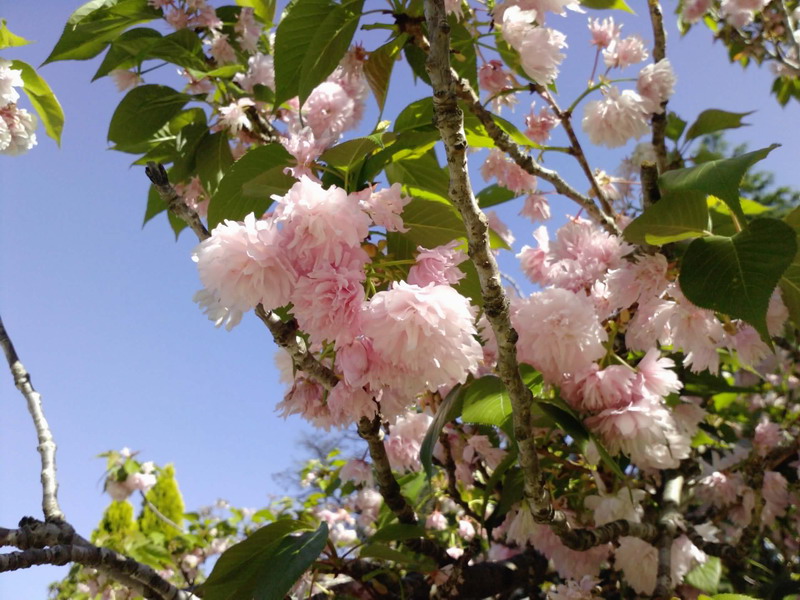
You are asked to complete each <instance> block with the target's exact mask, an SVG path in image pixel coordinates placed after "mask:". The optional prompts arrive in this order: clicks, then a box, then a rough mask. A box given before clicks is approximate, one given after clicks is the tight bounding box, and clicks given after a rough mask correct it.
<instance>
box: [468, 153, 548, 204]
mask: <svg viewBox="0 0 800 600" xmlns="http://www.w3.org/2000/svg"><path fill="white" fill-rule="evenodd" d="M481 175H482V176H483V179H484V180H485V181H489V179H492V178H495V179H497V183H498V184H499V185H501V186H503V187H504V188H507V189H509V190H511V191H512V192H516V193H517V194H522V193H525V192H534V191H536V176H535V175H531V174H530V173H528V172H527V171H525V169H523V168H522V167H520V166H519V165H518V164H517V163H515V162H514V161H513V160H511V158H509V157H508V156H506V154H505V153H504V152H503V151H502V150H499V149H498V148H492V150H491V151H490V152H489V155H488V156H487V157H486V161H484V163H483V165H482V166H481Z"/></svg>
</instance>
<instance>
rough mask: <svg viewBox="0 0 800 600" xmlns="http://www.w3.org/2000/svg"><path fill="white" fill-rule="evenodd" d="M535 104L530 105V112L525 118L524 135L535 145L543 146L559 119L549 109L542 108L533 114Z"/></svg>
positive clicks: (559, 121)
mask: <svg viewBox="0 0 800 600" xmlns="http://www.w3.org/2000/svg"><path fill="white" fill-rule="evenodd" d="M535 107H536V102H533V103H531V112H530V114H529V115H528V116H527V117H525V125H526V127H527V129H525V135H527V136H528V137H529V138H531V139H532V140H533V141H534V142H536V143H537V144H545V143H547V140H549V139H550V131H552V130H553V129H554V128H556V127H558V124H559V123H561V119H559V118H558V117H556V116H555V115H554V114H553V113H552V112H550V109H549V108H548V107H546V106H543V107H542V108H541V110H540V111H539V114H538V115H537V114H536V113H535V112H534V109H535Z"/></svg>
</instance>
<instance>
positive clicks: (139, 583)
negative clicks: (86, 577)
mask: <svg viewBox="0 0 800 600" xmlns="http://www.w3.org/2000/svg"><path fill="white" fill-rule="evenodd" d="M73 562H74V563H78V564H81V565H84V566H87V567H101V568H104V570H105V571H106V572H109V573H117V572H118V573H122V574H124V575H126V576H128V578H130V580H132V581H133V582H135V584H136V585H134V586H133V587H134V591H136V592H137V593H141V594H143V595H144V596H145V598H155V599H158V600H162V599H163V600H193V599H196V598H197V596H195V595H194V594H191V593H189V592H184V591H182V590H179V589H178V588H176V587H175V586H174V585H172V584H171V583H169V582H168V581H166V580H165V579H163V578H162V577H161V576H160V575H159V574H158V573H156V572H155V571H154V570H153V569H151V568H150V567H148V566H147V565H143V564H141V563H138V562H136V561H135V560H133V559H132V558H128V557H127V556H123V555H122V554H119V553H117V552H114V551H113V550H109V549H108V548H99V547H97V546H92V545H88V546H84V545H75V544H59V545H55V546H50V547H49V548H30V549H28V550H22V551H20V552H9V553H7V554H0V573H2V572H6V571H16V570H18V569H27V568H29V567H32V566H34V565H57V566H61V565H66V564H68V563H73ZM128 585H130V584H128Z"/></svg>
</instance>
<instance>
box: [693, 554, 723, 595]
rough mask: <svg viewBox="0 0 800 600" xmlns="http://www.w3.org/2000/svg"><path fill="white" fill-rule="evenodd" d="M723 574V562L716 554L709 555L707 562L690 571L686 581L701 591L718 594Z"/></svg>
mask: <svg viewBox="0 0 800 600" xmlns="http://www.w3.org/2000/svg"><path fill="white" fill-rule="evenodd" d="M721 576H722V562H721V561H720V560H719V558H717V557H716V556H709V557H708V559H707V560H706V562H704V563H703V564H701V565H698V566H696V567H695V568H694V569H692V570H691V571H689V572H688V573H687V574H686V579H685V580H684V581H685V582H686V583H688V584H689V585H691V586H694V587H696V588H697V589H698V590H700V591H701V592H706V593H708V594H716V593H717V588H718V587H719V580H720V577H721Z"/></svg>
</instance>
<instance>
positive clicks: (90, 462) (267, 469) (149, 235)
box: [0, 0, 800, 600]
mask: <svg viewBox="0 0 800 600" xmlns="http://www.w3.org/2000/svg"><path fill="white" fill-rule="evenodd" d="M372 4H374V5H375V6H374V7H375V8H378V7H381V8H382V7H384V6H385V5H384V4H383V3H380V5H379V3H378V2H377V0H372V1H371V2H369V3H368V8H372V7H373V6H371V5H372ZM634 4H639V3H634ZM667 4H671V3H667ZM78 5H79V4H78V3H77V2H75V3H73V2H71V1H67V0H58V1H56V0H40V1H38V2H30V3H28V2H10V1H9V2H4V3H2V9H1V10H2V12H1V13H0V16H2V18H5V19H7V20H8V24H9V27H10V28H11V30H12V31H14V32H15V33H17V34H19V35H22V36H24V37H26V38H28V39H32V40H35V41H36V42H37V43H36V44H33V45H31V46H27V47H23V48H12V49H7V50H5V51H3V52H2V57H3V58H6V59H12V58H19V59H21V60H25V61H27V62H29V63H31V64H33V65H39V64H41V62H42V61H43V60H44V58H45V57H46V56H47V54H48V53H49V51H50V50H51V49H52V47H53V45H54V44H55V41H56V40H57V39H58V36H59V35H60V33H61V30H62V27H63V24H64V22H65V21H66V19H67V17H68V16H69V14H70V13H71V12H72V11H73V10H74V9H75V8H77V7H78ZM667 17H668V20H669V25H670V28H671V30H672V34H671V36H670V39H669V50H668V56H669V57H670V59H671V60H672V63H673V65H674V66H675V70H676V72H677V73H678V86H677V94H676V96H675V98H674V101H673V102H672V103H671V108H673V109H674V110H677V111H678V112H679V113H680V114H681V115H682V116H683V117H684V118H685V119H687V120H691V118H693V117H694V116H696V115H697V113H699V112H700V111H701V110H703V109H705V108H721V109H726V110H731V111H747V110H757V111H758V112H756V114H754V115H752V116H750V117H749V118H748V119H747V121H748V122H750V123H752V127H749V128H746V129H742V130H739V131H736V132H733V133H731V135H730V136H729V138H730V140H731V141H733V142H741V141H747V142H748V143H749V145H750V147H751V148H752V149H755V148H758V147H763V146H766V145H769V144H771V143H773V142H778V143H780V144H782V145H783V147H782V148H780V149H779V150H777V151H775V152H773V153H772V154H771V155H770V156H769V159H768V160H767V161H766V162H764V163H761V166H763V168H765V169H768V170H772V171H775V172H776V173H777V175H778V181H779V183H781V184H784V185H793V186H800V173H799V172H798V169H797V157H798V155H800V141H798V139H797V137H798V136H797V131H798V124H799V119H800V109H799V107H798V105H790V106H789V107H787V108H785V109H781V108H780V107H779V106H778V105H777V103H776V102H775V101H774V100H773V99H772V98H771V97H770V96H769V87H770V85H771V81H772V77H771V75H770V74H769V72H768V71H767V70H766V69H764V70H761V71H759V70H757V69H750V70H748V71H746V72H743V71H742V70H741V69H740V68H739V67H738V66H731V65H729V64H728V62H727V58H726V54H725V49H724V48H723V47H722V46H721V45H719V44H717V45H712V43H711V39H710V36H709V35H708V34H707V33H706V32H701V31H699V30H698V31H697V32H695V33H693V34H691V35H690V36H688V37H687V38H685V39H679V38H678V35H677V33H676V32H675V31H674V27H673V25H672V20H673V19H672V16H671V15H668V16H667ZM548 24H549V25H551V26H553V27H557V28H559V29H562V30H563V31H565V32H566V33H567V35H568V43H569V44H570V47H569V48H568V50H567V55H568V58H567V60H566V62H565V63H564V65H563V68H562V72H563V73H564V75H565V76H562V78H561V79H560V80H559V87H560V89H561V92H562V96H561V97H562V100H561V102H562V104H568V103H569V101H571V98H572V97H574V94H575V93H577V92H576V91H577V90H579V89H581V87H582V86H583V85H584V83H585V79H586V78H587V77H588V75H589V72H590V70H591V57H592V52H591V50H590V49H589V48H588V36H587V35H586V30H585V17H583V16H576V17H570V18H569V19H566V20H562V19H560V18H559V17H549V22H548ZM637 31H638V32H640V33H642V34H643V36H644V37H645V39H648V40H649V39H650V37H651V36H650V34H649V26H647V27H646V26H645V25H644V22H643V21H642V24H641V25H640V26H639V27H635V26H634V22H630V23H629V24H627V25H626V28H625V30H624V32H625V33H635V32H637ZM357 36H358V39H363V40H368V41H367V43H366V47H367V49H372V48H374V47H376V45H377V44H376V42H375V41H374V40H375V39H376V38H375V34H372V36H371V37H370V38H366V37H364V36H363V35H362V34H361V33H359V34H357ZM98 60H99V59H95V60H94V61H90V62H89V63H86V62H72V61H70V62H63V63H56V64H53V65H48V66H46V67H44V68H43V69H42V70H41V73H42V75H43V76H45V77H46V79H47V80H48V82H49V83H50V85H51V86H52V87H53V89H54V90H55V92H56V94H57V95H58V97H59V99H60V100H61V103H62V105H63V107H64V111H65V113H66V118H67V122H66V127H65V130H64V138H63V143H62V147H61V149H58V148H57V147H56V146H55V144H54V143H53V142H52V140H50V139H49V138H46V137H45V135H44V132H43V131H41V130H40V132H39V145H38V146H37V147H36V148H34V149H33V151H31V152H29V153H28V154H27V155H24V156H21V157H5V156H0V274H2V280H0V281H1V283H0V314H2V316H3V319H4V321H5V324H6V327H7V329H8V330H9V332H10V334H11V336H12V339H13V340H14V342H15V344H16V346H17V350H18V352H19V354H20V356H21V358H22V360H23V362H24V363H25V365H26V366H27V368H28V370H29V371H30V372H31V373H32V376H33V382H34V385H35V386H36V387H37V389H38V390H39V391H40V392H41V393H42V394H43V397H44V402H45V410H46V414H47V417H48V419H49V421H50V424H51V427H52V429H53V433H54V435H55V436H56V440H57V442H58V445H59V447H58V470H59V481H60V484H61V487H60V493H59V496H60V499H61V502H62V506H63V509H64V510H65V512H66V514H67V517H68V519H69V520H70V521H71V522H72V523H73V524H74V525H75V526H76V528H77V529H78V530H79V531H80V532H81V533H83V534H86V535H88V533H89V532H90V531H91V529H92V528H93V527H94V525H95V524H96V523H97V521H98V520H99V518H100V515H101V513H102V510H103V508H104V507H105V506H106V505H107V502H108V498H107V497H106V496H104V495H103V494H102V481H101V475H102V471H103V467H104V463H103V461H101V460H99V459H97V458H95V456H96V455H97V454H99V453H101V452H104V451H106V450H109V449H119V448H121V447H123V446H128V447H130V448H132V449H135V450H140V451H141V457H142V459H143V460H154V461H156V462H158V463H161V464H163V463H166V462H174V463H175V465H176V468H177V474H178V478H179V481H180V484H181V489H182V491H183V493H184V497H185V500H186V504H187V507H189V508H190V509H191V508H196V507H199V506H202V505H206V504H210V503H213V502H214V501H215V500H216V499H217V498H220V497H222V498H226V499H227V500H229V501H230V502H232V503H233V504H234V505H239V506H249V507H255V506H262V505H264V504H266V503H267V501H268V497H269V495H270V494H280V493H282V491H283V490H282V489H280V487H279V484H277V483H276V482H275V481H274V480H273V479H272V477H271V475H272V474H273V473H276V472H280V471H283V470H285V469H286V468H287V467H289V466H291V465H292V464H293V461H295V460H297V458H298V453H297V451H296V450H295V448H296V446H297V440H298V439H299V436H300V432H301V431H302V430H304V429H305V428H304V427H303V425H302V424H301V422H300V421H299V420H298V419H290V420H288V421H284V420H283V419H281V418H279V417H277V416H276V414H275V413H274V406H275V404H276V403H277V402H278V401H279V400H280V398H281V397H282V394H283V388H282V386H281V384H279V383H278V381H277V377H276V373H275V369H274V367H273V362H272V357H273V354H274V344H273V343H272V341H271V340H270V338H269V335H268V332H267V331H266V329H265V328H264V327H263V326H261V324H260V323H259V322H258V321H257V320H256V319H255V318H254V317H253V316H252V315H249V316H248V317H246V318H245V320H244V322H243V323H242V324H241V325H240V326H239V327H237V328H236V329H234V331H233V332H231V333H227V332H225V331H224V330H223V331H219V330H216V329H214V328H213V326H212V325H211V324H210V322H208V321H207V320H206V319H205V317H204V316H203V315H202V314H201V313H200V312H199V311H198V310H197V309H196V307H195V305H194V304H193V303H192V301H191V297H192V294H193V293H194V291H195V290H196V289H197V288H198V287H199V283H198V280H197V275H196V272H195V268H194V266H193V263H192V262H191V260H190V252H191V250H192V248H193V247H194V245H195V240H193V239H192V238H191V237H190V235H188V233H187V234H184V235H183V236H182V237H181V239H180V240H179V241H178V242H177V243H175V241H174V238H173V236H172V233H171V231H170V230H169V228H168V226H167V224H166V220H165V219H161V218H159V219H157V220H156V221H155V222H152V223H150V224H148V226H147V227H145V228H144V229H142V227H141V222H142V215H143V214H144V207H145V198H146V193H147V187H148V182H147V179H146V177H145V176H144V173H143V169H142V168H141V167H133V168H129V165H130V162H131V161H132V157H131V156H130V155H125V154H120V153H117V152H113V151H109V150H107V142H106V131H107V127H108V123H109V120H110V118H111V115H112V113H113V110H114V108H115V106H116V104H117V103H118V102H119V100H120V99H121V98H122V95H121V94H119V93H118V92H117V91H116V90H115V89H114V86H113V84H112V83H111V81H109V80H108V79H104V80H101V81H98V82H95V83H93V84H90V80H91V77H92V75H93V74H94V71H95V70H96V68H97V65H98ZM404 73H405V74H404V75H403V80H402V81H401V80H398V81H395V82H394V83H393V85H392V87H391V88H390V98H393V100H391V101H390V104H389V106H388V107H387V110H386V112H385V115H384V118H391V117H392V116H393V115H394V114H396V113H397V112H398V110H399V109H401V108H402V107H403V106H405V104H407V103H408V102H411V101H413V100H416V99H418V98H420V97H422V96H423V95H424V94H425V93H426V90H425V89H424V88H417V89H415V90H414V91H412V92H408V91H407V90H410V89H411V83H410V76H409V75H408V74H407V72H404ZM634 75H635V72H633V73H632V74H631V75H630V76H634ZM175 85H178V82H177V79H176V80H175ZM398 90H403V91H404V92H405V94H403V93H401V94H400V97H398V95H397V94H398ZM23 105H25V102H24V101H23ZM525 112H527V103H526V101H524V100H521V102H520V106H519V108H518V109H517V112H516V115H515V117H516V118H517V119H519V118H521V117H522V116H523V115H524V114H525ZM504 116H506V117H509V114H508V113H505V114H504ZM375 118H376V113H375V111H374V110H370V111H369V112H368V115H367V117H366V120H365V125H366V127H371V126H372V125H373V124H374V121H375ZM556 140H558V138H556ZM556 143H558V142H557V141H556ZM620 156H621V154H620V153H616V152H614V153H612V152H607V151H602V150H601V151H597V152H593V153H592V154H591V155H590V157H591V159H592V162H593V165H594V166H597V167H601V168H605V169H607V170H608V171H613V170H615V168H616V166H617V164H618V162H619V158H620ZM565 160H568V158H566V157H565V158H564V160H560V161H556V162H553V163H552V164H550V163H549V166H554V167H558V168H560V167H561V166H562V165H567V163H566V162H564V161H565ZM564 174H565V175H566V176H567V178H568V179H570V181H572V182H573V185H575V186H576V187H578V188H579V189H581V190H585V189H586V188H587V187H588V186H587V185H586V184H585V183H584V182H583V181H582V180H581V179H580V178H579V174H578V173H577V172H576V170H575V169H574V167H573V166H572V165H567V166H566V167H565V169H564ZM473 179H474V182H475V186H476V188H477V189H480V188H481V187H482V186H483V182H482V181H480V177H479V176H477V177H475V176H474V177H473ZM541 187H542V189H548V186H547V185H546V184H542V186H541ZM553 207H554V214H555V213H559V217H558V218H557V219H556V222H559V221H560V220H561V219H562V218H563V216H562V215H563V214H564V213H565V212H566V211H569V212H570V213H574V211H575V209H574V207H573V206H572V205H571V204H568V203H567V202H554V206H553ZM519 208H520V206H519V205H518V204H514V205H511V206H508V207H502V209H501V211H500V212H501V215H502V216H503V217H504V218H506V219H508V221H509V222H510V224H511V226H512V229H513V230H514V233H515V234H516V237H517V243H516V244H515V252H516V251H518V250H519V248H520V247H521V246H522V244H525V243H531V241H530V240H531V238H530V234H531V231H532V228H531V226H530V225H529V224H528V223H527V222H525V221H523V220H521V219H518V218H516V217H515V215H516V213H517V212H518V211H519ZM507 254H508V253H507ZM513 263H514V261H513V258H512V257H511V255H510V254H508V256H506V257H504V258H503V265H504V267H505V268H506V269H508V270H509V271H510V272H512V273H513V274H514V275H515V276H516V277H517V278H518V279H520V280H521V276H520V275H519V273H518V271H516V268H515V267H514V266H513ZM4 372H6V373H7V371H4ZM0 402H2V407H3V411H2V419H0V428H1V429H2V434H0V526H4V527H14V526H16V523H17V521H18V520H19V518H20V517H22V516H24V515H34V516H40V515H41V509H40V501H41V491H40V486H39V462H38V454H37V452H36V438H35V434H34V430H33V426H32V424H31V421H30V417H29V416H28V413H27V411H26V409H25V406H24V402H23V400H22V398H21V397H20V396H19V395H18V393H17V391H16V390H15V389H14V387H13V385H12V382H11V378H10V376H8V375H1V376H0ZM65 572H66V567H64V568H55V567H47V568H45V567H37V568H33V569H29V570H26V571H22V572H17V573H7V574H0V598H3V599H5V598H15V599H21V600H27V599H30V600H40V599H44V598H45V597H46V585H47V583H48V582H50V581H52V580H54V579H57V578H59V577H61V576H62V575H63V573H65Z"/></svg>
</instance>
